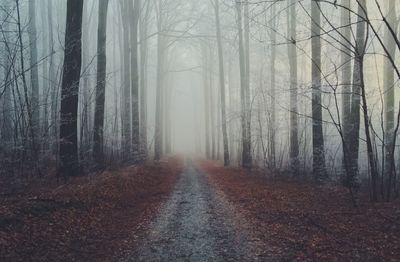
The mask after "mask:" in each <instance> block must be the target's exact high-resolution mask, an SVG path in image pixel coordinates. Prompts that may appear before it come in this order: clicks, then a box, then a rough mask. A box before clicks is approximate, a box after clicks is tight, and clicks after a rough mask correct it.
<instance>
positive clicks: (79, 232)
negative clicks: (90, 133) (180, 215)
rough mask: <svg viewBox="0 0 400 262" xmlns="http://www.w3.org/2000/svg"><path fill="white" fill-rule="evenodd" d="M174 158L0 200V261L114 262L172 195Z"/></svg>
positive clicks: (179, 167)
mask: <svg viewBox="0 0 400 262" xmlns="http://www.w3.org/2000/svg"><path fill="white" fill-rule="evenodd" d="M182 168H183V164H182V161H181V160H179V159H168V160H167V161H162V162H159V163H148V164H145V165H141V166H133V167H128V168H125V169H122V170H118V171H113V172H111V171H106V172H104V173H103V174H101V175H93V176H88V177H81V178H73V179H71V180H70V181H69V182H68V183H66V184H63V185H61V186H60V185H58V184H54V183H50V182H49V183H48V185H44V186H42V187H39V188H36V189H35V190H32V191H30V192H27V193H25V194H19V195H12V194H10V195H8V196H6V197H5V198H3V199H1V200H0V260H1V261H115V260H118V259H120V258H122V257H124V256H126V255H127V253H129V252H132V251H133V250H134V248H135V246H136V244H137V242H139V241H140V239H141V237H142V234H144V232H146V230H145V229H146V227H147V225H148V223H149V221H150V219H151V218H152V217H153V216H154V215H155V214H156V213H157V209H158V208H159V206H160V205H161V203H162V202H163V201H164V200H166V199H167V197H168V195H169V193H170V192H171V191H172V189H173V186H174V184H175V182H176V179H177V177H178V175H179V174H180V173H181V171H182Z"/></svg>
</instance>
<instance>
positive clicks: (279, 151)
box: [0, 0, 400, 186]
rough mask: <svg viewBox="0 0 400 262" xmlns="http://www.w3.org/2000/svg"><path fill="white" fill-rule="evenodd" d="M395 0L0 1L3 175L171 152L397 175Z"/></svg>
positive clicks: (86, 167) (331, 176) (351, 176)
mask: <svg viewBox="0 0 400 262" xmlns="http://www.w3.org/2000/svg"><path fill="white" fill-rule="evenodd" d="M82 2H83V10H82V12H80V8H81V7H82ZM395 2H396V1H394V0H391V1H382V0H381V1H372V0H367V1H365V0H364V1H346V0H343V1H321V2H314V1H306V0H287V1H252V0H246V1H242V2H236V1H233V0H202V1H198V0H141V1H138V0H110V1H106V0H86V1H79V0H70V1H64V0H57V1H52V0H40V1H38V0H36V1H35V0H15V1H14V0H3V1H1V3H0V6H1V12H0V20H1V27H0V31H1V33H2V34H1V39H2V40H1V61H0V64H1V79H2V84H1V86H0V101H1V108H0V113H1V114H0V116H1V126H0V134H1V141H0V142H1V146H0V151H1V154H2V161H3V162H4V165H2V166H5V167H6V168H4V170H2V171H4V172H5V173H10V172H11V173H18V172H20V171H18V170H20V166H34V168H32V169H30V171H31V172H32V173H35V172H39V173H40V172H43V170H48V169H55V170H59V172H60V173H64V174H68V173H71V172H72V171H71V170H73V169H71V167H72V166H76V167H77V166H79V170H81V171H82V172H90V171H91V170H96V168H97V167H98V166H102V167H109V166H121V165H125V164H132V163H133V164H135V163H138V162H141V161H146V160H153V159H155V160H160V159H162V158H163V157H167V156H171V155H177V154H178V155H181V156H190V157H198V158H211V159H215V160H221V161H224V163H225V165H234V166H235V165H237V166H243V167H246V168H247V167H257V168H261V169H263V170H270V171H271V170H272V171H273V172H277V173H290V174H291V173H295V174H297V175H299V174H303V175H308V174H314V176H315V177H316V179H318V180H319V179H322V180H330V181H340V180H341V179H342V178H343V176H344V177H346V178H345V180H346V181H347V184H351V186H353V185H355V184H357V183H358V182H357V181H360V180H362V179H364V178H365V179H367V178H371V176H372V177H373V179H378V177H381V178H382V181H383V180H384V177H385V179H386V178H389V177H390V178H391V179H392V178H393V179H395V174H396V172H395V171H396V170H397V164H399V161H400V158H399V153H398V147H397V145H398V144H397V142H396V137H397V128H396V126H397V124H398V119H397V112H398V110H399V107H398V101H399V99H398V98H399V97H398V92H397V91H395V90H397V87H398V79H399V75H400V74H399V73H398V72H399V71H398V68H397V66H398V58H397V55H396V53H397V49H398V48H399V45H398V42H397V40H398V39H397V24H392V23H394V22H395V21H396V18H397V16H396V10H397V9H398V7H397V6H396V3H395ZM67 4H68V5H67ZM389 5H390V6H389ZM101 7H102V8H101ZM107 7H108V10H107ZM105 11H108V12H105ZM392 13H394V14H392ZM74 15H75V16H76V17H74ZM393 17H394V18H393ZM383 18H385V19H386V20H383ZM74 19H75V20H74ZM76 19H78V20H76ZM80 19H81V20H82V21H81V24H80V23H79V21H80ZM66 21H67V22H66ZM73 21H78V25H77V27H74V25H75V24H74V22H73ZM101 21H103V27H104V28H102V24H101ZM393 21H394V22H393ZM104 23H105V24H104ZM69 26H70V27H69ZM68 30H71V31H70V32H69V31H68ZM74 30H75V31H74ZM101 30H102V31H101ZM218 30H219V31H218ZM68 32H69V33H71V35H69V34H68ZM74 32H75V34H74ZM76 32H81V33H82V36H81V38H80V37H79V36H78V37H77V38H74V37H76ZM98 32H102V34H104V37H105V38H104V37H99V33H98ZM78 35H79V34H78ZM100 36H101V35H100ZM104 39H106V40H105V41H104ZM69 41H71V43H72V45H70V46H68V43H69ZM73 41H75V42H73ZM80 41H81V42H80ZM101 43H103V44H104V48H102V45H101ZM74 44H77V45H79V47H81V52H79V50H75V51H76V52H77V53H74V55H71V56H70V57H69V56H68V53H69V52H70V49H68V48H70V47H73V46H74ZM364 47H365V48H364ZM71 50H73V48H72V49H71ZM102 52H103V53H104V55H105V56H103V55H102V54H103V53H102ZM103 57H104V58H103ZM67 58H68V59H70V61H69V60H67ZM77 58H78V59H77ZM80 59H81V61H80V62H81V63H79V60H80ZM103 66H105V71H104V70H102V69H101V68H103ZM74 70H75V71H77V72H78V73H79V79H72V78H71V79H67V77H68V76H69V75H70V74H69V73H71V72H73V71H74ZM66 74H68V75H67V76H66ZM103 75H104V76H105V80H104V81H103V80H101V79H102V76H103ZM68 80H71V81H72V82H71V81H70V82H68ZM68 83H72V85H69V84H68ZM75 83H79V88H73V85H74V84H75ZM63 92H64V93H63ZM222 92H224V95H222ZM61 94H64V95H63V96H61ZM102 94H105V95H104V102H103V101H102V98H101V97H102ZM75 95H76V96H75ZM96 98H98V100H96ZM76 99H78V100H76ZM65 101H68V102H65ZM74 101H78V109H77V113H76V115H75V114H74V113H73V112H74V109H73V107H74V106H73V105H74ZM64 102H65V103H64ZM103 107H104V114H103V113H102V110H101V109H102V108H103ZM99 109H100V111H99ZM71 110H72V111H71ZM99 112H100V113H99ZM96 115H97V116H96ZM96 119H97V120H96ZM365 119H367V120H368V121H367V123H365V122H364V121H365ZM75 120H76V121H75ZM64 130H68V132H70V133H68V132H67V131H66V133H64V132H62V131H64ZM71 130H72V131H71ZM60 131H61V132H60ZM71 154H72V155H75V154H76V157H72V158H71V157H69V156H70V155H71ZM71 159H75V160H71ZM346 159H347V160H348V161H347V160H346ZM73 162H74V164H71V163H73ZM75 162H76V163H75ZM347 162H349V163H347ZM346 163H347V164H346ZM391 163H392V164H391ZM70 164H71V165H70ZM346 166H347V168H346ZM390 166H392V167H390ZM393 167H394V168H393ZM388 169H390V170H392V171H390V170H389V171H388ZM371 172H372V173H371ZM393 172H394V173H393ZM344 174H346V175H344ZM371 174H372V175H371ZM393 174H394V175H393ZM393 176H394V177H393ZM342 180H343V179H342Z"/></svg>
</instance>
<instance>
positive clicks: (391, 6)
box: [383, 0, 397, 198]
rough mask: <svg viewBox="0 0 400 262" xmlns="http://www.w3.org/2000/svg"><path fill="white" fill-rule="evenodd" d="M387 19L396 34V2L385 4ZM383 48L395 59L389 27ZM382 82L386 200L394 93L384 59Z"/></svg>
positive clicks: (388, 64)
mask: <svg viewBox="0 0 400 262" xmlns="http://www.w3.org/2000/svg"><path fill="white" fill-rule="evenodd" d="M387 7H388V8H387V17H386V20H387V22H388V23H389V25H390V26H391V27H392V29H394V33H395V34H396V33H397V24H396V23H397V16H396V1H395V0H389V1H388V3H387ZM384 41H385V46H386V48H387V50H388V52H389V55H390V57H392V58H393V59H395V56H396V39H394V38H393V35H392V32H391V31H390V28H389V26H386V27H385V36H384ZM383 71H384V78H383V79H384V82H383V90H384V94H385V95H384V101H385V105H384V110H385V117H384V119H385V159H384V161H385V166H384V174H385V176H386V179H387V183H386V184H387V196H386V197H387V198H389V196H390V192H389V191H391V181H390V180H391V179H390V178H391V173H392V172H393V170H392V164H393V163H392V162H393V161H394V156H393V151H392V148H393V146H394V145H393V139H394V137H393V136H394V128H395V127H394V125H395V122H394V115H395V92H394V87H395V86H394V85H395V82H394V69H393V65H392V64H391V62H390V61H389V59H385V61H384V69H383Z"/></svg>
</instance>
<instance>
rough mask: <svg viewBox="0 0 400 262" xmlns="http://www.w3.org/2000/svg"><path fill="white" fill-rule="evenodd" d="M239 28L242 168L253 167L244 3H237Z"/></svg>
mask: <svg viewBox="0 0 400 262" xmlns="http://www.w3.org/2000/svg"><path fill="white" fill-rule="evenodd" d="M236 13H237V27H238V35H239V68H240V100H241V127H242V147H243V148H242V166H243V167H244V168H250V167H251V164H252V163H251V145H250V143H251V141H249V137H248V130H247V127H248V119H247V117H248V114H247V112H248V108H247V107H246V106H247V102H246V97H247V95H246V89H247V88H246V85H247V83H246V81H247V80H246V56H245V48H244V41H243V21H242V20H243V19H242V3H241V2H236Z"/></svg>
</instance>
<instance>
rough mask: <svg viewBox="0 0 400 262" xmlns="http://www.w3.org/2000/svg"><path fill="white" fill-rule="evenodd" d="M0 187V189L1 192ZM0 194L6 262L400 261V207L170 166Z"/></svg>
mask: <svg viewBox="0 0 400 262" xmlns="http://www.w3.org/2000/svg"><path fill="white" fill-rule="evenodd" d="M0 187H1V186H0ZM29 188H30V190H28V191H26V190H25V191H24V193H18V194H17V193H10V194H4V192H6V191H5V190H6V188H0V190H2V191H0V192H2V196H1V199H0V261H146V262H147V261H348V260H351V261H399V257H400V203H399V202H392V203H376V204H373V203H371V202H369V201H368V196H361V194H360V195H359V196H358V207H357V208H354V207H353V206H352V204H351V201H350V200H349V196H348V193H347V191H346V190H345V189H343V188H341V187H333V186H317V185H315V184H311V183H306V182H302V183H300V182H298V181H297V182H295V181H290V180H283V179H277V178H273V177H269V176H266V175H263V174H261V173H260V172H257V171H256V170H253V171H251V173H248V171H245V170H243V169H240V168H233V167H231V168H224V167H223V166H222V164H221V163H219V162H215V161H197V162H194V163H193V162H192V161H190V160H187V161H186V163H183V161H182V160H180V159H178V158H171V159H166V160H163V161H160V162H158V163H147V164H144V165H141V166H132V167H128V168H124V169H121V170H115V171H106V172H103V173H102V174H101V175H92V176H88V177H81V178H73V179H71V180H70V181H68V182H67V183H63V184H59V183H56V182H55V181H52V182H51V181H47V183H41V184H38V185H31V186H30V187H29Z"/></svg>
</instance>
